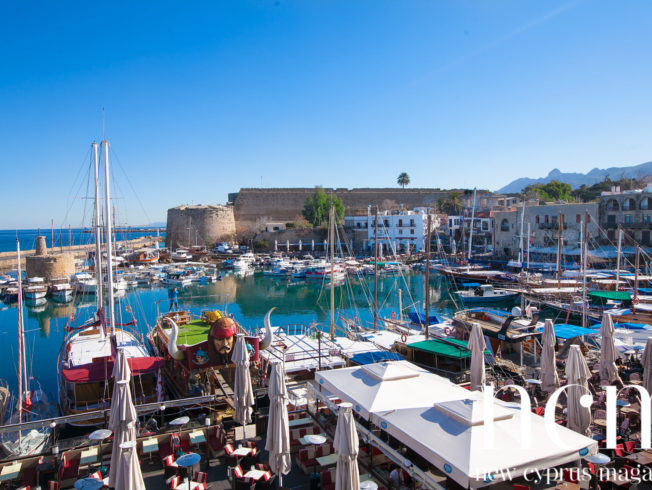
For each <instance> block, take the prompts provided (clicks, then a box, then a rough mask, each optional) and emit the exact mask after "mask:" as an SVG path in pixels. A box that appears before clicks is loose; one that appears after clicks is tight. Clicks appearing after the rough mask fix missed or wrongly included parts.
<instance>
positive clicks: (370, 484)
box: [360, 480, 378, 490]
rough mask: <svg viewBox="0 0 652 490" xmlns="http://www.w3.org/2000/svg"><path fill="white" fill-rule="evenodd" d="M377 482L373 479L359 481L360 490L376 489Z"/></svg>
mask: <svg viewBox="0 0 652 490" xmlns="http://www.w3.org/2000/svg"><path fill="white" fill-rule="evenodd" d="M377 489H378V483H376V482H375V481H373V480H365V481H361V482H360V490H377Z"/></svg>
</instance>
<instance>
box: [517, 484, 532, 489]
mask: <svg viewBox="0 0 652 490" xmlns="http://www.w3.org/2000/svg"><path fill="white" fill-rule="evenodd" d="M513 488H514V490H531V488H530V487H528V486H527V485H518V484H516V483H514V487H513Z"/></svg>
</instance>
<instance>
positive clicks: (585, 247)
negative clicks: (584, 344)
mask: <svg viewBox="0 0 652 490" xmlns="http://www.w3.org/2000/svg"><path fill="white" fill-rule="evenodd" d="M588 222H589V213H588V212H587V213H585V214H584V223H582V231H583V236H582V245H581V246H582V326H583V327H586V326H587V322H586V263H587V255H588V253H589V248H588V241H589V238H588V236H587V231H588V228H587V223H588Z"/></svg>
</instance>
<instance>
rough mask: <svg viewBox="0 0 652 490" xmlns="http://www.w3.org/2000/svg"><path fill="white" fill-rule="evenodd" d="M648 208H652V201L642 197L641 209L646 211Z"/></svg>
mask: <svg viewBox="0 0 652 490" xmlns="http://www.w3.org/2000/svg"><path fill="white" fill-rule="evenodd" d="M650 208H652V199H650V198H649V197H644V198H643V199H641V209H642V210H647V209H650Z"/></svg>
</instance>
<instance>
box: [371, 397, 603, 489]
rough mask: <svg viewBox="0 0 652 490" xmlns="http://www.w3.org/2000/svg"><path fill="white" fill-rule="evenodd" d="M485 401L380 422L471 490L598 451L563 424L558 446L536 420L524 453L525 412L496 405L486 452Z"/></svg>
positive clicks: (390, 415) (400, 413) (403, 413)
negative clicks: (503, 477) (529, 442)
mask: <svg viewBox="0 0 652 490" xmlns="http://www.w3.org/2000/svg"><path fill="white" fill-rule="evenodd" d="M458 389H460V390H462V391H466V390H463V389H462V388H458ZM467 395H469V393H468V392H467ZM479 397H482V395H481V394H477V395H476V394H475V393H473V394H471V396H470V398H467V399H464V400H456V401H449V402H445V403H436V404H435V405H434V406H431V407H421V408H404V409H397V410H392V411H388V412H386V413H381V414H378V416H377V417H378V419H379V420H380V426H381V428H383V429H384V430H386V431H387V432H388V433H390V434H391V435H392V436H394V437H395V438H396V439H398V440H399V441H400V442H401V443H403V444H404V445H406V446H408V447H410V448H411V449H412V450H414V451H415V452H417V453H418V454H419V455H421V456H422V457H423V458H425V459H426V460H427V461H429V462H430V463H432V464H433V465H435V466H436V467H438V468H439V469H440V470H442V471H443V472H444V473H445V474H446V475H447V476H449V477H450V478H452V479H454V480H455V481H457V483H459V484H460V485H462V486H463V487H465V488H467V487H471V488H478V487H483V486H486V485H489V484H491V483H496V482H498V481H500V479H501V476H500V475H501V473H500V472H501V471H503V474H507V472H508V471H509V472H510V475H511V478H515V477H517V476H520V475H522V474H523V472H524V471H525V470H526V469H529V471H530V472H532V471H533V470H534V468H539V469H543V468H548V467H551V466H557V465H560V464H566V463H569V462H571V461H575V460H578V459H580V458H581V457H582V456H584V455H587V454H590V453H594V452H595V451H597V442H596V441H594V440H593V439H589V438H588V437H584V436H582V435H580V434H578V433H576V432H573V431H571V430H569V429H567V428H565V427H563V426H559V425H557V424H555V425H556V436H557V437H558V438H559V440H560V441H561V443H559V442H558V441H554V440H553V439H552V438H551V437H550V436H549V435H548V434H547V432H546V430H545V426H544V420H543V417H539V416H537V415H534V414H532V415H531V417H530V420H531V422H532V433H531V445H530V447H524V446H523V444H522V440H521V423H522V420H521V412H520V409H519V408H517V407H514V406H510V405H508V404H506V403H503V402H502V401H500V400H495V399H494V407H493V410H494V438H493V447H491V446H489V447H485V430H486V425H485V423H484V421H483V417H482V414H483V412H484V407H483V403H484V402H483V401H482V400H480V399H479ZM493 480H496V481H493Z"/></svg>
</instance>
